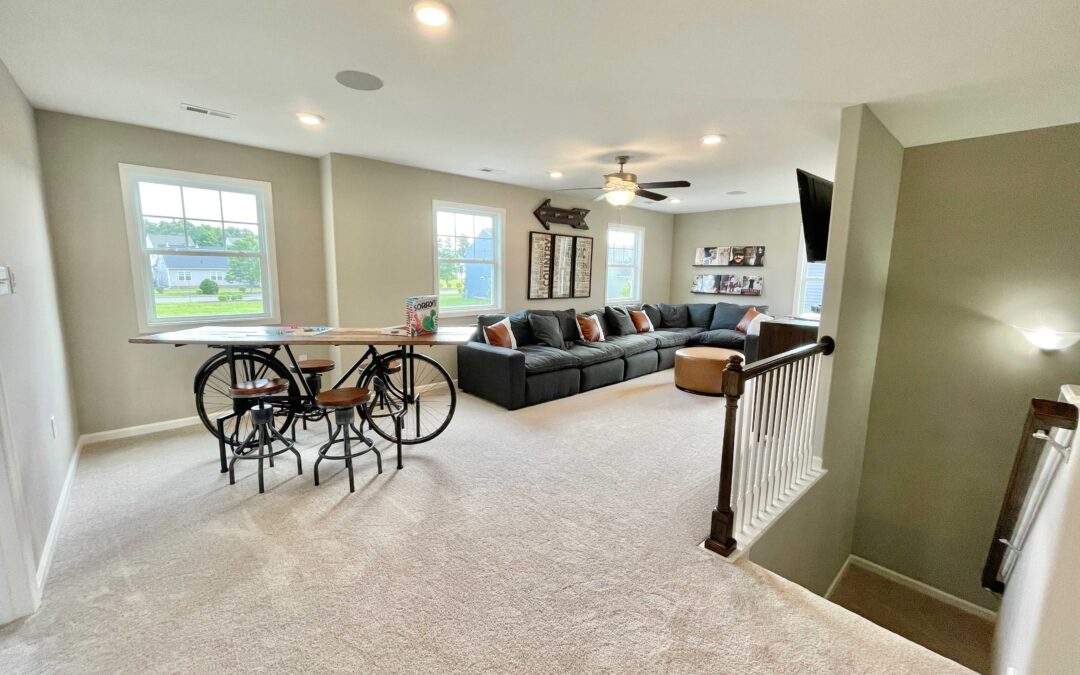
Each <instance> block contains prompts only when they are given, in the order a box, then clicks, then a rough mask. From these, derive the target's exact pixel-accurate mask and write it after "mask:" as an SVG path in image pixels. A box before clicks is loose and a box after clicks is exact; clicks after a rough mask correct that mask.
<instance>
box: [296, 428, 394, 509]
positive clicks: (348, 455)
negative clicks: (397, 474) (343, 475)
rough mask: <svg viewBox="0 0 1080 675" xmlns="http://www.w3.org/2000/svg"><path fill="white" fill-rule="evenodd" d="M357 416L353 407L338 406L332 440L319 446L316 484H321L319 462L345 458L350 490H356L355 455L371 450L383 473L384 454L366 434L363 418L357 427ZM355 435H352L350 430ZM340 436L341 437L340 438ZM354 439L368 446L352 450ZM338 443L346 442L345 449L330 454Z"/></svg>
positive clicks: (316, 462) (316, 463) (380, 471)
mask: <svg viewBox="0 0 1080 675" xmlns="http://www.w3.org/2000/svg"><path fill="white" fill-rule="evenodd" d="M354 420H355V416H354V413H353V409H352V408H336V409H335V410H334V421H335V422H336V423H337V428H336V429H334V432H333V433H332V434H331V435H330V440H329V441H327V442H326V443H325V444H324V445H323V446H322V447H320V448H319V458H318V459H317V460H315V484H316V485H318V484H319V464H320V463H321V462H322V461H323V460H324V459H343V460H345V469H346V470H347V471H348V472H349V492H356V478H355V477H354V475H353V463H352V460H353V457H359V456H360V455H365V454H367V453H369V452H374V453H375V461H376V462H377V465H378V469H379V473H382V454H381V453H380V452H379V449H378V448H376V447H375V443H374V442H373V441H372V440H371V439H370V438H368V437H367V436H364V433H363V431H362V428H363V426H364V421H363V419H361V420H360V426H361V429H357V428H356V426H355V425H354V424H353V421H354ZM350 431H351V432H352V433H353V434H355V436H354V435H350V433H349V432H350ZM339 436H340V438H339ZM354 441H360V442H361V443H363V445H364V446H366V447H365V448H364V449H363V450H361V451H360V452H353V451H352V444H353V442H354ZM337 443H342V444H344V451H343V452H342V454H340V455H331V454H329V452H330V448H332V447H333V446H334V445H336V444H337ZM400 457H401V455H400V454H399V455H398V462H399V463H400V461H401V459H400Z"/></svg>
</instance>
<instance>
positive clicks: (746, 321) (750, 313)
mask: <svg viewBox="0 0 1080 675" xmlns="http://www.w3.org/2000/svg"><path fill="white" fill-rule="evenodd" d="M758 314H761V312H759V311H757V310H756V309H754V308H753V307H751V308H750V309H748V310H746V314H743V318H742V319H739V324H738V325H737V326H735V330H737V331H739V332H740V333H745V332H746V331H747V329H748V328H750V324H751V322H753V320H754V317H755V316H757V315H758ZM728 325H729V326H730V325H731V324H728Z"/></svg>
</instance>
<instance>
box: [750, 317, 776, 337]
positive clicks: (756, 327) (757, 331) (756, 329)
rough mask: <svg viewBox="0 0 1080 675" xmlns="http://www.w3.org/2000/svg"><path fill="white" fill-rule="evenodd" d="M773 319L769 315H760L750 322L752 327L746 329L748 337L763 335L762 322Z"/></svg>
mask: <svg viewBox="0 0 1080 675" xmlns="http://www.w3.org/2000/svg"><path fill="white" fill-rule="evenodd" d="M772 320H773V317H771V316H769V315H768V314H758V315H757V316H755V317H754V318H753V319H751V320H750V325H749V326H748V327H747V328H746V334H747V335H761V322H762V321H772Z"/></svg>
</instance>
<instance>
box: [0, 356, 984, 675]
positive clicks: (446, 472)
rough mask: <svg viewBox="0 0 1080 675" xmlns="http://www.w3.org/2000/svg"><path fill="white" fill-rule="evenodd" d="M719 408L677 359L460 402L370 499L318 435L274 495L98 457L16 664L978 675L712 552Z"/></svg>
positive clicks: (82, 482)
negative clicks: (695, 391) (518, 406)
mask: <svg viewBox="0 0 1080 675" xmlns="http://www.w3.org/2000/svg"><path fill="white" fill-rule="evenodd" d="M721 418H722V402H721V401H719V400H717V399H714V398H706V397H698V396H693V395H690V394H685V393H682V392H679V391H676V390H675V389H674V387H673V386H672V383H671V371H670V370H669V371H666V372H663V373H658V374H655V375H651V376H648V377H644V378H640V379H637V380H633V381H631V382H628V383H624V384H621V385H617V386H615V387H608V388H606V389H602V390H599V391H594V392H590V393H587V394H584V395H580V396H576V397H574V398H571V399H567V400H563V401H558V402H554V403H549V404H545V405H542V406H539V407H535V408H531V409H526V410H522V411H517V412H513V413H508V412H506V411H504V410H502V409H501V408H498V407H495V406H492V405H490V404H488V403H485V402H483V401H480V400H478V399H474V398H471V397H469V396H464V397H463V398H462V400H461V401H460V405H459V407H458V413H457V417H456V418H455V420H454V423H453V424H452V425H451V426H450V428H449V429H448V430H447V432H446V433H444V434H443V435H442V436H441V437H440V438H439V439H437V440H436V441H435V442H432V443H430V444H427V445H425V446H422V447H419V448H414V449H406V458H405V468H404V470H402V471H400V472H395V471H394V470H393V460H392V458H391V454H392V453H387V454H386V455H385V459H386V460H387V461H385V462H384V465H385V469H386V472H385V473H384V474H383V475H382V476H378V477H376V475H375V467H374V458H373V457H372V456H370V455H368V456H365V457H364V458H363V459H361V460H359V462H358V467H357V492H356V493H355V494H353V495H350V494H349V493H348V489H347V481H346V478H345V476H344V474H342V473H340V466H341V465H340V464H338V465H331V466H332V468H331V469H330V470H328V471H326V472H325V473H324V474H323V484H322V485H321V486H320V487H317V488H316V487H315V486H314V485H312V476H311V462H312V461H313V457H314V450H313V449H312V448H313V447H314V444H315V443H316V440H317V439H316V436H314V435H310V436H308V437H307V447H308V448H309V449H308V450H306V451H305V452H304V458H305V465H304V472H305V473H304V475H303V476H302V477H297V476H296V475H295V463H290V462H289V461H285V460H284V458H283V461H281V462H279V463H278V465H277V468H276V469H274V470H273V471H272V472H270V473H269V476H268V484H267V488H268V491H267V493H266V494H264V495H260V494H258V490H257V485H256V481H255V476H254V464H253V463H248V464H241V465H240V466H241V467H242V470H240V475H241V476H242V480H239V481H238V483H237V485H235V486H230V485H229V484H228V477H227V476H226V475H221V474H219V473H217V466H216V462H217V459H216V447H215V444H214V443H213V441H212V439H211V438H210V436H208V435H207V434H206V433H205V432H204V431H202V430H201V429H199V428H191V429H186V430H183V431H179V432H170V433H166V434H159V435H156V436H147V437H142V438H136V439H129V440H125V441H117V442H113V443H109V444H105V445H101V446H96V447H91V448H88V449H86V450H85V451H84V453H83V457H82V461H81V464H80V467H79V472H78V475H77V479H76V482H75V486H74V492H73V495H72V499H71V504H70V508H69V511H68V515H67V519H66V521H65V524H64V528H63V532H62V534H61V537H60V541H59V545H58V549H57V552H56V558H55V560H54V563H53V566H52V571H51V573H50V577H49V580H48V584H47V587H46V589H45V600H44V604H43V606H42V608H41V610H40V611H39V612H38V613H37V614H36V615H34V616H32V617H30V618H29V619H26V620H24V621H21V622H16V623H14V624H9V625H8V626H6V627H4V628H2V629H0V664H3V665H2V667H0V670H3V671H4V672H5V673H26V672H131V673H146V672H275V671H276V672H282V671H285V672H301V671H303V672H350V673H358V672H425V673H427V672H439V673H448V672H481V671H488V672H560V673H561V672H612V671H615V672H646V671H648V672H657V671H662V672H711V673H719V672H737V673H805V672H818V673H855V672H860V673H861V672H875V673H878V672H889V673H900V672H925V673H943V672H950V671H953V670H955V671H958V672H963V669H962V668H960V667H959V666H957V665H956V664H954V663H952V662H950V661H947V660H946V659H944V658H942V657H940V656H938V655H936V654H934V653H932V652H930V651H928V650H926V649H924V648H922V647H920V646H918V645H915V644H914V643H912V642H908V641H907V640H905V639H903V638H901V637H899V636H896V635H894V634H892V633H889V632H887V631H885V630H884V629H881V628H879V627H877V626H875V625H873V624H872V623H870V622H869V621H866V620H864V619H862V618H860V617H858V616H856V615H854V614H852V613H850V612H848V611H847V610H844V609H842V608H840V607H837V606H836V605H833V604H831V603H829V602H827V601H826V600H824V599H822V598H819V597H817V596H815V595H813V594H811V593H809V592H808V591H806V590H804V589H802V588H800V587H798V586H795V585H794V584H791V583H789V582H787V581H785V580H782V579H780V578H778V577H776V576H775V575H773V574H771V573H769V572H767V571H765V570H763V569H761V568H759V567H756V566H754V565H753V564H750V563H737V564H734V565H732V564H729V563H727V562H724V561H722V560H721V559H719V558H718V557H716V556H715V555H713V554H711V553H708V552H706V551H703V550H702V549H699V548H697V544H698V543H699V542H700V541H701V540H702V539H703V538H704V536H705V534H706V530H707V525H708V520H709V511H710V508H711V506H712V500H713V499H714V495H715V490H716V483H717V475H718V469H719V462H718V459H717V451H718V447H719V444H718V440H717V438H718V435H719V432H720V425H721ZM326 466H327V465H326V463H324V468H325V467H326Z"/></svg>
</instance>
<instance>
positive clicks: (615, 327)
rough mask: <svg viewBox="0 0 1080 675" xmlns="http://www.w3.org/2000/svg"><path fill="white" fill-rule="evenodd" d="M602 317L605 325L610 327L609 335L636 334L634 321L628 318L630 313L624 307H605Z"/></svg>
mask: <svg viewBox="0 0 1080 675" xmlns="http://www.w3.org/2000/svg"><path fill="white" fill-rule="evenodd" d="M604 319H606V320H607V325H608V326H609V327H610V328H611V331H610V334H611V335H635V334H637V328H635V327H634V322H633V320H631V319H630V313H629V312H628V311H627V310H626V308H625V307H605V308H604Z"/></svg>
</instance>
